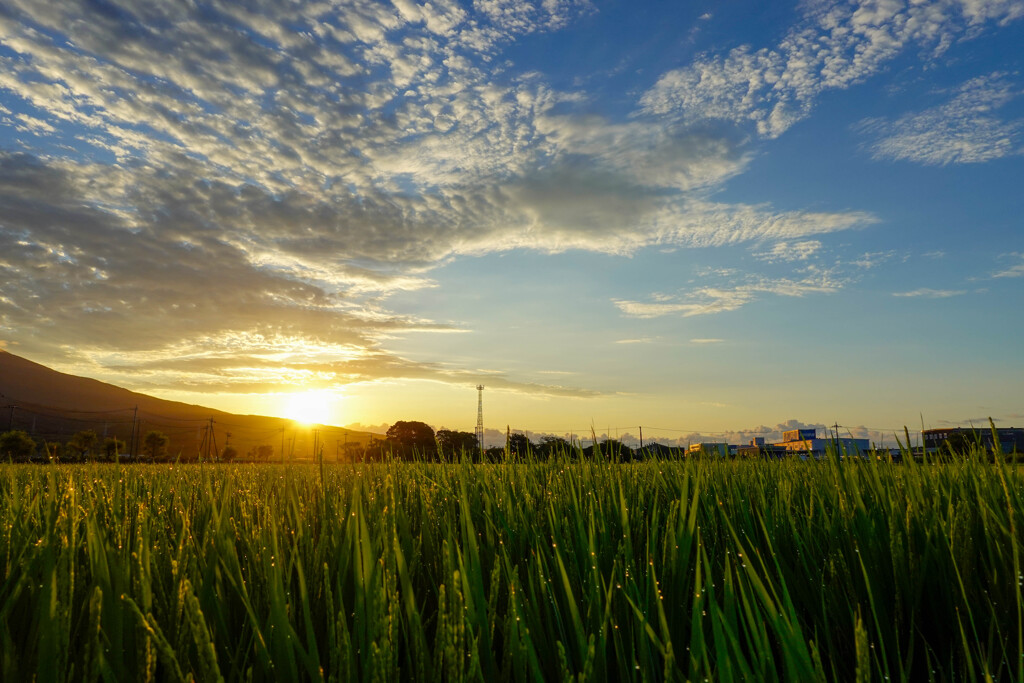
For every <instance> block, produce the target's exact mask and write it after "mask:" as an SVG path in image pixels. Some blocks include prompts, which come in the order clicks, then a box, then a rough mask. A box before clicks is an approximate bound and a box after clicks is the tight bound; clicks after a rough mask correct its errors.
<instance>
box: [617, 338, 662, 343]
mask: <svg viewBox="0 0 1024 683" xmlns="http://www.w3.org/2000/svg"><path fill="white" fill-rule="evenodd" d="M653 341H654V339H652V338H651V337H639V338H636V339H619V340H617V341H616V342H615V343H616V344H650V343H652V342H653Z"/></svg>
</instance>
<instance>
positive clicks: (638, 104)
mask: <svg viewBox="0 0 1024 683" xmlns="http://www.w3.org/2000/svg"><path fill="white" fill-rule="evenodd" d="M1021 44H1024V2H1015V1H1011V0H949V1H944V2H924V3H904V2H886V1H879V2H818V1H811V2H803V3H797V4H793V5H784V4H782V3H770V4H768V3H739V2H737V3H727V4H724V5H723V4H722V3H675V2H651V3H639V4H638V3H626V2H608V3H603V2H572V1H562V0H544V1H543V2H533V3H526V2H510V1H505V0H482V1H480V2H472V3H458V2H433V3H426V4H418V3H415V2H412V1H411V0H401V1H399V2H394V3H381V2H336V3H312V2H308V3H307V2H291V3H287V4H285V3H278V2H273V3H271V2H267V3H247V4H245V5H242V4H231V3H225V2H214V3H195V4H193V5H189V6H169V5H168V6H164V4H158V5H156V6H154V5H152V4H151V3H133V2H81V3H78V2H60V3H45V2H39V1H38V0H23V1H18V0H14V1H13V2H9V3H6V4H5V6H4V7H3V8H0V342H2V344H3V345H4V347H6V348H7V349H8V350H10V351H12V352H14V353H19V354H22V355H25V356H27V357H29V358H31V359H33V360H36V361H38V362H42V363H46V364H49V365H52V366H54V367H57V368H59V369H62V370H65V371H70V372H76V373H79V374H85V375H88V376H93V377H97V378H100V379H104V380H108V381H113V382H116V383H119V384H122V385H124V386H128V387H130V388H133V389H138V390H141V391H147V392H150V393H154V394H157V395H161V396H166V397H169V398H175V399H180V400H187V401H190V402H194V403H203V404H209V405H213V406H215V407H220V408H225V409H231V410H245V411H251V412H261V413H282V412H287V406H288V405H289V400H288V395H290V394H294V393H297V392H298V393H300V392H306V391H310V392H317V393H316V394H315V396H316V397H317V400H319V401H320V402H321V403H323V404H324V405H325V410H327V412H326V413H325V415H324V417H325V419H328V420H329V421H330V422H333V423H336V424H360V425H381V424H385V423H390V422H393V421H394V420H397V419H422V420H425V421H427V422H430V423H431V424H433V425H434V426H435V427H441V426H445V427H449V428H458V429H466V430H471V429H472V427H473V423H474V421H475V416H476V411H475V407H476V406H475V402H476V395H475V394H476V392H475V391H474V390H473V387H474V386H475V385H476V384H477V383H478V382H483V383H484V384H485V385H486V386H487V387H488V389H487V394H486V411H485V412H486V417H487V420H488V424H489V426H495V427H497V426H499V425H500V427H501V429H500V430H498V431H499V432H501V431H504V427H505V426H506V425H510V426H511V427H512V428H518V429H524V430H530V431H532V432H535V433H553V434H559V435H563V434H566V433H579V432H581V431H590V430H591V429H594V430H595V431H596V432H598V433H601V432H603V431H607V432H608V433H609V434H611V435H616V434H617V435H619V436H620V437H621V436H622V435H623V434H626V433H627V430H632V431H631V432H628V433H631V434H635V433H636V431H637V430H636V429H635V428H634V427H633V426H632V425H636V426H645V430H646V429H652V430H655V428H658V429H657V430H655V431H654V432H650V433H651V434H652V435H653V436H656V437H658V438H660V439H662V440H674V439H680V440H687V439H691V438H694V435H695V434H697V433H703V434H713V433H716V434H717V433H726V435H727V436H728V437H729V438H730V439H732V440H740V439H742V438H745V437H746V436H748V435H750V434H754V433H771V432H773V431H777V430H778V428H780V426H782V425H788V424H790V421H794V420H795V421H796V422H798V423H800V424H817V425H821V424H831V423H833V422H839V423H840V424H843V425H845V426H847V427H849V428H850V429H851V431H854V432H856V433H857V434H858V435H860V434H868V435H871V436H872V437H873V438H877V437H878V436H879V435H881V434H883V433H886V432H888V433H890V434H891V431H892V430H893V429H901V428H902V425H904V424H910V425H912V426H918V425H920V424H921V423H922V421H923V422H924V424H925V425H926V426H944V425H947V424H963V423H966V422H968V421H977V420H980V419H985V418H987V417H988V416H991V417H993V418H995V419H996V420H997V421H998V422H999V423H1000V424H1003V425H1012V424H1020V423H1022V422H1024V409H1022V407H1021V405H1020V400H1019V386H1020V384H1021V380H1022V379H1024V364H1022V361H1021V354H1020V341H1019V340H1020V339H1021V338H1022V332H1024V322H1022V318H1021V316H1020V315H1019V309H1020V302H1021V300H1022V297H1021V293H1022V292H1021V290H1022V284H1024V230H1022V225H1021V216H1022V215H1024V199H1022V197H1024V193H1022V192H1021V189H1020V187H1021V178H1022V177H1024V173H1022V171H1024V164H1022V162H1024V157H1022V152H1024V75H1022V72H1024V64H1022V62H1024V56H1022V55H1024V53H1022V51H1021V50H1020V47H1019V46H1020V45H1021ZM658 430H660V432H659V431H658ZM496 433H497V432H496ZM646 433H648V432H646V431H645V434H646Z"/></svg>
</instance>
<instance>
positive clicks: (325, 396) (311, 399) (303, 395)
mask: <svg viewBox="0 0 1024 683" xmlns="http://www.w3.org/2000/svg"><path fill="white" fill-rule="evenodd" d="M283 399H284V409H283V412H284V416H285V417H287V418H290V419H292V420H295V421H296V422H302V423H304V424H327V422H328V420H330V419H331V412H332V408H333V407H334V395H333V394H332V393H331V392H329V391H303V392H300V393H296V394H286V395H285V396H284V397H283Z"/></svg>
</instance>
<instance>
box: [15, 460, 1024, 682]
mask: <svg viewBox="0 0 1024 683" xmlns="http://www.w3.org/2000/svg"><path fill="white" fill-rule="evenodd" d="M1022 500H1024V477H1022V474H1021V472H1019V471H1018V469H1017V468H1016V467H1015V466H1012V465H1006V464H999V463H996V464H990V463H987V462H982V461H980V460H978V459H963V460H959V461H956V462H952V463H946V464H940V465H921V464H913V463H907V464H904V465H893V464H890V463H882V462H862V461H839V460H835V459H832V460H828V461H825V462H800V461H783V462H764V461H756V462H754V461H714V460H712V461H707V460H705V461H682V462H680V461H672V462H668V461H661V462H658V461H653V462H652V461H648V462H642V463H632V464H612V463H609V462H607V461H603V460H602V461H586V460H567V459H555V460H551V461H546V462H530V463H504V464H489V465H470V464H454V465H453V464H426V463H423V464H416V463H397V462H390V463H377V464H367V465H321V466H319V467H318V466H315V465H313V466H301V465H299V466H276V465H228V466H172V465H153V466H117V465H53V466H31V465H6V466H2V467H0V566H2V570H3V574H2V585H0V680H3V681H22V680H37V681H65V680H75V681H78V680H83V681H99V680H102V681H183V680H190V679H194V680H197V681H218V680H225V681H249V680H253V681H271V680H331V681H361V682H363V683H371V682H374V681H438V682H439V681H463V680H465V681H486V682H487V683H497V682H498V681H566V682H568V681H576V682H582V681H676V680H695V681H696V680H713V681H749V680H762V681H847V680H849V681H854V680H856V681H867V680H878V681H926V680H936V681H939V680H971V681H975V680H984V679H987V678H991V679H993V680H1021V678H1022V677H1024V666H1022V664H1024V624H1022V621H1024V605H1022V601H1021V598H1022V583H1024V574H1022V567H1021V557H1020V549H1021V547H1022V531H1021V525H1022V522H1024V520H1022V517H1021V514H1022V512H1024V505H1022Z"/></svg>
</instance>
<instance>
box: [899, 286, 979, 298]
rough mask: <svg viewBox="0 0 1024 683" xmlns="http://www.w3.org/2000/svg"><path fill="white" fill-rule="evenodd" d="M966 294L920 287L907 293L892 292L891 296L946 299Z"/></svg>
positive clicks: (963, 290)
mask: <svg viewBox="0 0 1024 683" xmlns="http://www.w3.org/2000/svg"><path fill="white" fill-rule="evenodd" d="M966 293H967V290H966V289H929V288H928V287H922V288H920V289H915V290H913V291H909V292H893V296H901V297H923V298H926V299H948V298H950V297H954V296H963V295H964V294H966Z"/></svg>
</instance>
